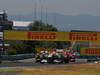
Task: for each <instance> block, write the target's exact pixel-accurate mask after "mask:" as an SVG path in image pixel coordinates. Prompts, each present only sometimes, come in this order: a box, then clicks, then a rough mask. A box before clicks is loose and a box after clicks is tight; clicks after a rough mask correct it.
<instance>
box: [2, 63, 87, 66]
mask: <svg viewBox="0 0 100 75" xmlns="http://www.w3.org/2000/svg"><path fill="white" fill-rule="evenodd" d="M74 64H86V63H82V62H81V63H74V62H70V63H67V64H47V63H45V64H40V63H34V62H3V63H1V64H0V67H25V66H27V67H28V66H32V67H34V66H49V65H74Z"/></svg>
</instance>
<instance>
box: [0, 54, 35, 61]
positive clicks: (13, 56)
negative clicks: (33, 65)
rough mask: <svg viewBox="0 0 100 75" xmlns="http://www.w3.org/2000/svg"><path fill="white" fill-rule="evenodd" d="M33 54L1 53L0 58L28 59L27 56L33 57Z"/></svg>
mask: <svg viewBox="0 0 100 75" xmlns="http://www.w3.org/2000/svg"><path fill="white" fill-rule="evenodd" d="M34 57H35V54H34V53H31V54H17V55H3V56H0V60H22V59H28V58H34Z"/></svg>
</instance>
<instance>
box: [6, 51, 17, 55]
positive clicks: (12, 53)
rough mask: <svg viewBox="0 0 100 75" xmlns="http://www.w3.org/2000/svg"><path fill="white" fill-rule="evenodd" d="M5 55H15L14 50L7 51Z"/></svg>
mask: <svg viewBox="0 0 100 75" xmlns="http://www.w3.org/2000/svg"><path fill="white" fill-rule="evenodd" d="M7 53H8V55H15V54H16V50H8V51H7Z"/></svg>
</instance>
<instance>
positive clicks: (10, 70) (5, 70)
mask: <svg viewBox="0 0 100 75" xmlns="http://www.w3.org/2000/svg"><path fill="white" fill-rule="evenodd" d="M17 71H21V70H20V69H17V68H0V72H17Z"/></svg>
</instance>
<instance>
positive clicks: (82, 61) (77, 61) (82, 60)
mask: <svg viewBox="0 0 100 75" xmlns="http://www.w3.org/2000/svg"><path fill="white" fill-rule="evenodd" d="M75 62H76V63H87V62H88V60H87V59H76V60H75Z"/></svg>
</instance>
